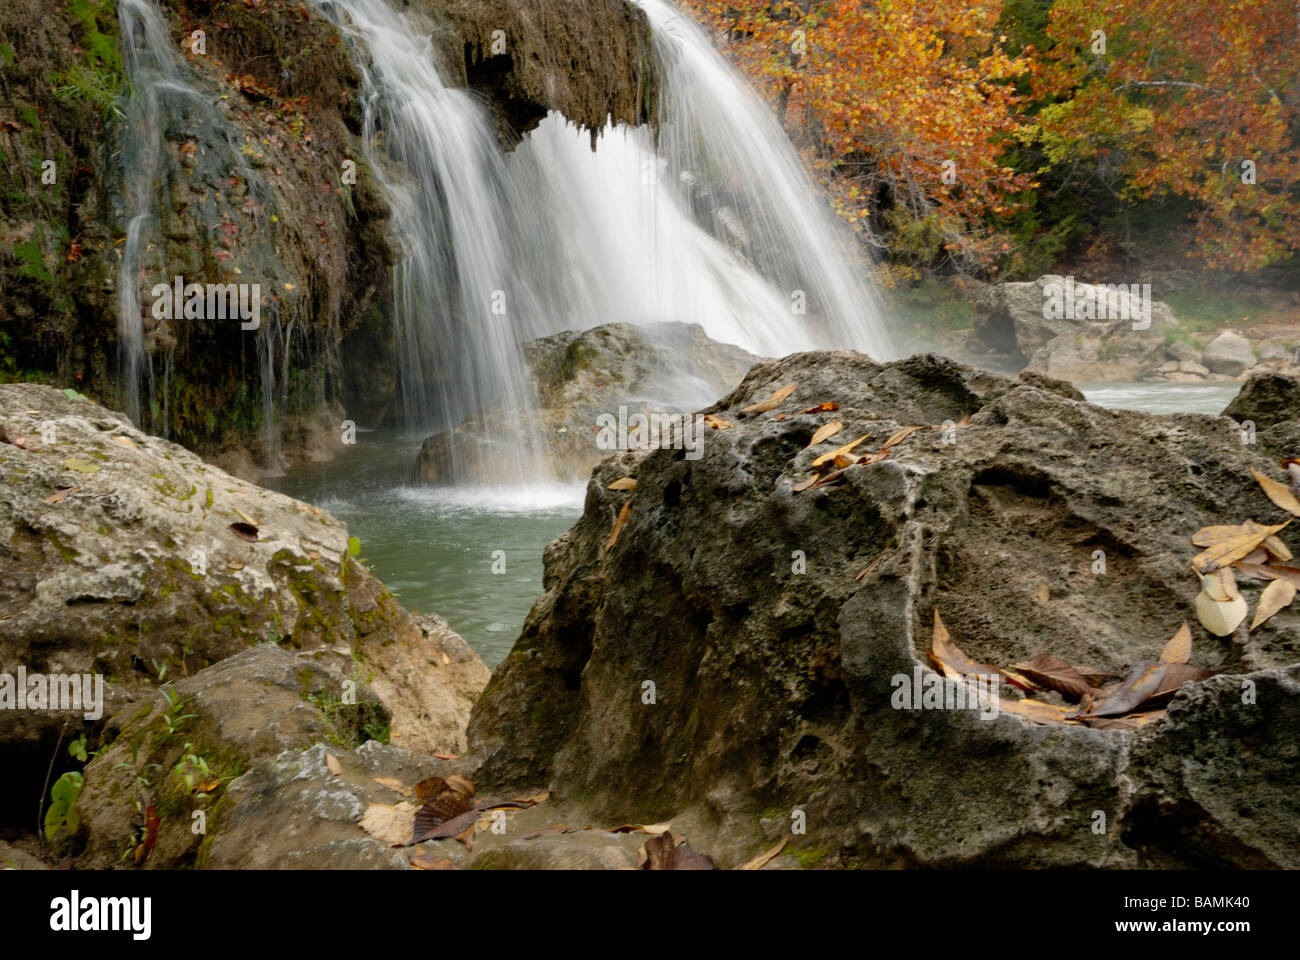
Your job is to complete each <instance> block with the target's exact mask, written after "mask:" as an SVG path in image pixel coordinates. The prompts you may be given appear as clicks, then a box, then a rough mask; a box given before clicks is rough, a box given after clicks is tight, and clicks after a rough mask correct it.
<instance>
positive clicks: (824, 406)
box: [799, 400, 840, 413]
mask: <svg viewBox="0 0 1300 960" xmlns="http://www.w3.org/2000/svg"><path fill="white" fill-rule="evenodd" d="M839 408H840V405H839V404H838V403H836V402H835V401H834V400H827V401H826V402H825V403H819V404H817V406H815V407H809V408H808V409H807V410H800V411H799V412H800V413H829V412H830V411H832V410H838V409H839Z"/></svg>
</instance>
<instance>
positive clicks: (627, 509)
mask: <svg viewBox="0 0 1300 960" xmlns="http://www.w3.org/2000/svg"><path fill="white" fill-rule="evenodd" d="M631 515H632V501H631V500H628V501H627V502H626V503H625V504H623V509H622V510H620V511H619V512H618V516H617V517H616V518H615V519H614V527H613V529H612V530H610V531H609V539H608V540H606V541H605V552H606V553H609V551H611V550H613V549H614V544H615V543H617V542H618V535H619V534H620V533H622V532H623V527H625V526H626V525H627V518H628V517H630V516H631Z"/></svg>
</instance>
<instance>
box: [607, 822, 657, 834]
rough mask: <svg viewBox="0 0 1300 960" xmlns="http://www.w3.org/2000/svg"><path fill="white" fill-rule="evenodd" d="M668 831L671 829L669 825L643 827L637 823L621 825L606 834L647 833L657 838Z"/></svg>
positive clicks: (652, 824) (647, 825)
mask: <svg viewBox="0 0 1300 960" xmlns="http://www.w3.org/2000/svg"><path fill="white" fill-rule="evenodd" d="M670 829H672V824H671V823H650V824H645V825H642V824H639V823H625V824H622V825H621V826H617V827H611V828H610V830H609V831H608V832H609V833H648V834H651V835H652V836H656V837H657V836H659V834H661V833H667V832H668V831H669V830H670Z"/></svg>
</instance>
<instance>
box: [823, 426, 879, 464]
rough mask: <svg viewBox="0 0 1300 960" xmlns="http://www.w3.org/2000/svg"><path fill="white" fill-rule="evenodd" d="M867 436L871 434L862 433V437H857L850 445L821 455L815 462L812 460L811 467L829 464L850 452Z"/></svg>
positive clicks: (847, 444)
mask: <svg viewBox="0 0 1300 960" xmlns="http://www.w3.org/2000/svg"><path fill="white" fill-rule="evenodd" d="M869 436H871V434H869V433H864V434H863V435H862V436H860V437H858V439H856V440H854V441H853V442H852V443H846V444H845V445H844V446H842V447H840V448H839V449H838V450H832V451H831V452H830V453H823V454H822V455H821V456H820V457H818V458H817V459H816V460H814V461H813V462H812V465H813V466H814V467H820V466H821V465H822V464H823V463H830V462H831V461H833V460H834V459H835V458H836V457H838V456H840V455H842V454H845V453H848V452H849V451H850V450H852V449H853V448H854V447H856V446H857V445H858V444H859V443H861V442H862V441H863V440H865V439H867V437H869Z"/></svg>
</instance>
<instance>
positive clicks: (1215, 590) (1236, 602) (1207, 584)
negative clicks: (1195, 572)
mask: <svg viewBox="0 0 1300 960" xmlns="http://www.w3.org/2000/svg"><path fill="white" fill-rule="evenodd" d="M1225 572H1226V573H1228V574H1231V573H1232V571H1231V570H1224V571H1219V572H1218V573H1214V574H1210V575H1209V576H1205V577H1201V592H1200V593H1198V594H1197V595H1196V600H1195V602H1194V603H1193V604H1192V605H1193V607H1194V608H1195V610H1196V619H1197V620H1199V621H1200V622H1201V626H1203V627H1204V628H1205V629H1206V630H1208V631H1210V633H1212V634H1214V635H1215V636H1216V637H1226V636H1229V635H1230V634H1231V633H1232V632H1233V631H1234V630H1236V629H1237V626H1238V625H1239V624H1240V623H1241V621H1243V620H1245V619H1246V613H1247V612H1248V607H1247V606H1246V600H1245V598H1244V597H1243V596H1242V595H1241V594H1240V593H1238V592H1237V581H1236V578H1235V575H1234V576H1231V577H1230V578H1226V577H1223V576H1222V573H1225Z"/></svg>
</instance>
